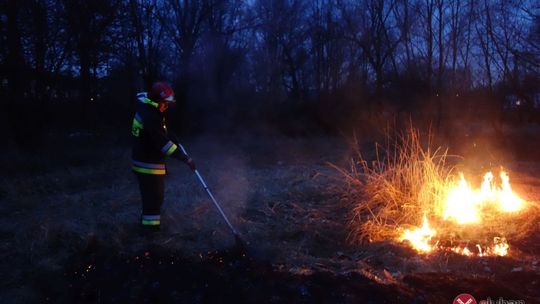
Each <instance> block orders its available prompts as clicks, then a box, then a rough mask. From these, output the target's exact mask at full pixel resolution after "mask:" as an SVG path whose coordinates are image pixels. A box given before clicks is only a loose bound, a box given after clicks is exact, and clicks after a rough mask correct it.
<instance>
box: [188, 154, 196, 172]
mask: <svg viewBox="0 0 540 304" xmlns="http://www.w3.org/2000/svg"><path fill="white" fill-rule="evenodd" d="M186 164H187V165H188V166H189V168H190V169H191V170H192V171H195V170H196V169H197V168H196V167H195V162H194V161H193V159H192V158H191V157H188V159H187V160H186Z"/></svg>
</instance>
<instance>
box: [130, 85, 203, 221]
mask: <svg viewBox="0 0 540 304" xmlns="http://www.w3.org/2000/svg"><path fill="white" fill-rule="evenodd" d="M137 99H138V102H137V106H136V111H135V116H134V117H133V124H132V129H131V134H132V136H133V156H132V158H133V166H132V169H133V172H134V173H135V175H136V176H137V181H138V183H139V189H140V192H141V198H142V215H141V224H142V227H143V228H144V230H149V231H157V230H159V227H160V224H161V205H162V204H163V199H164V192H165V174H166V168H165V158H166V157H169V156H170V157H173V158H176V159H178V160H181V161H183V162H185V163H186V164H187V165H188V166H189V167H190V168H191V169H192V170H195V163H194V162H193V160H192V159H191V158H189V157H188V156H187V155H185V154H184V153H183V152H182V150H181V149H179V148H178V146H177V144H176V143H175V142H173V141H172V140H171V139H170V137H171V136H170V134H168V132H167V125H166V122H165V116H164V113H165V111H166V110H167V108H168V107H169V106H170V105H171V104H174V103H175V102H176V100H175V98H174V92H173V90H172V88H171V87H170V86H169V85H168V84H167V83H165V82H156V83H154V84H153V85H152V87H151V89H150V91H149V92H144V93H139V94H137Z"/></svg>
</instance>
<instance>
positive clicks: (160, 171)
mask: <svg viewBox="0 0 540 304" xmlns="http://www.w3.org/2000/svg"><path fill="white" fill-rule="evenodd" d="M131 168H132V169H133V171H135V172H138V173H144V174H155V175H165V169H148V168H141V167H137V166H133V167H131Z"/></svg>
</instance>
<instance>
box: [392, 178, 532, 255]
mask: <svg viewBox="0 0 540 304" xmlns="http://www.w3.org/2000/svg"><path fill="white" fill-rule="evenodd" d="M499 177H500V185H497V184H496V182H495V180H494V175H493V173H491V172H488V173H486V174H485V175H484V178H483V182H482V184H481V186H480V188H478V189H474V188H473V187H471V185H470V184H469V183H468V182H467V181H466V180H465V177H464V175H463V173H461V174H460V179H459V181H458V182H457V183H455V184H454V185H453V186H451V187H450V188H449V190H448V192H447V195H446V198H445V199H443V200H442V205H441V207H440V208H439V210H435V216H437V217H440V218H441V219H442V220H444V221H448V222H450V223H453V224H454V225H457V226H462V227H467V229H479V228H480V227H476V226H474V227H472V226H473V225H479V224H480V223H482V220H483V219H485V218H486V217H487V216H493V215H496V216H503V215H505V214H511V213H515V212H517V211H520V210H522V209H523V208H524V205H525V202H524V200H522V199H521V198H520V197H519V196H518V195H517V194H515V193H514V192H513V191H512V188H511V187H510V178H509V177H508V174H507V173H506V172H504V171H502V170H501V172H500V175H499ZM435 235H437V229H436V228H433V227H430V225H429V222H428V219H427V216H426V214H425V213H424V218H423V224H422V227H420V228H416V229H413V230H409V229H407V230H405V231H404V232H403V233H402V234H401V236H400V238H399V240H400V241H404V240H408V241H409V242H410V243H411V246H412V247H413V248H414V249H416V250H417V251H419V252H422V253H429V252H431V251H433V250H434V248H435V247H436V246H435V245H434V244H433V241H432V239H433V237H434V236H435ZM451 251H453V252H455V253H458V254H462V255H465V256H472V255H477V256H486V255H498V256H505V255H507V254H508V251H509V245H508V243H507V242H506V239H504V238H495V239H494V241H493V244H492V245H488V246H487V247H485V248H483V247H482V246H481V245H480V244H476V245H475V246H473V247H471V248H469V247H468V246H464V247H457V246H455V247H452V248H451Z"/></svg>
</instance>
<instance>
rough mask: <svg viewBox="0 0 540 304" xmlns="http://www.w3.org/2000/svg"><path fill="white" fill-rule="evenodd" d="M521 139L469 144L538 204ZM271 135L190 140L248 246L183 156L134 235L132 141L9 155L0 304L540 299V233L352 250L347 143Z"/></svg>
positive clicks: (539, 164)
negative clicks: (460, 243) (483, 254)
mask: <svg viewBox="0 0 540 304" xmlns="http://www.w3.org/2000/svg"><path fill="white" fill-rule="evenodd" d="M535 130H536V129H534V130H533V131H532V132H533V133H534V134H536V133H538V132H536V131H535ZM512 134H513V133H512ZM519 134H521V135H520V136H521V137H520V136H513V135H512V136H508V137H507V139H506V140H507V142H504V143H502V144H500V145H498V146H496V147H495V148H493V147H490V149H487V148H486V150H489V152H488V156H477V155H478V153H479V151H480V150H481V149H483V147H484V146H483V143H482V142H480V141H478V140H477V139H476V140H475V139H474V138H472V139H471V138H469V137H468V136H469V135H468V134H467V137H468V138H467V141H470V142H473V141H474V142H475V145H471V146H470V147H468V148H467V147H466V148H463V149H462V150H461V152H463V154H469V156H470V157H468V158H466V160H467V161H469V162H470V163H475V164H477V165H478V164H480V165H479V166H480V167H482V166H484V165H486V166H487V165H494V164H495V163H497V162H498V163H504V164H505V167H507V168H508V170H509V171H510V174H511V178H512V184H513V186H514V188H515V189H516V191H518V192H519V193H520V194H523V196H524V197H525V198H526V199H528V200H530V201H531V202H533V203H536V202H537V201H539V200H540V191H539V190H538V189H540V180H539V179H538V178H539V177H540V173H539V170H538V169H539V168H540V157H538V156H535V154H536V153H537V152H536V151H538V150H537V149H536V148H537V147H535V146H534V144H531V140H530V138H529V137H528V135H527V134H528V133H527V132H521V133H519ZM523 134H525V135H523ZM239 138H242V139H239ZM246 138H248V139H246ZM263 138H264V140H263V139H262V137H256V136H248V137H231V138H227V139H223V138H212V137H199V138H197V139H196V140H192V141H189V142H187V143H186V144H187V147H188V151H190V152H191V153H192V155H193V157H194V159H195V160H196V162H197V165H198V167H199V168H200V171H201V173H202V174H203V176H204V177H205V178H206V180H207V183H208V185H209V186H210V188H211V189H212V190H213V192H214V194H215V196H216V198H217V199H218V200H219V201H220V202H221V203H222V205H223V207H224V209H225V210H226V212H227V213H228V214H229V216H230V218H231V219H232V222H233V224H234V225H235V226H236V227H237V228H238V230H239V231H240V233H241V234H242V235H243V238H244V239H245V240H246V241H247V243H248V244H247V249H248V251H247V255H246V256H243V255H240V254H238V252H235V251H234V250H233V249H234V244H235V242H234V238H233V237H232V236H231V234H230V232H229V230H228V229H227V226H226V225H225V224H224V222H223V221H222V220H221V218H220V217H219V215H218V214H217V212H216V210H215V209H214V207H213V206H212V205H211V203H210V201H209V200H208V198H207V197H206V194H205V193H204V191H203V190H202V188H201V187H200V185H199V184H198V182H197V180H196V179H195V178H194V177H193V176H192V175H191V174H190V173H189V171H188V169H187V168H186V167H185V166H184V165H183V164H180V163H177V162H175V161H174V160H171V161H170V162H169V168H170V174H169V176H168V177H167V190H166V200H165V205H164V207H163V217H164V219H163V221H162V225H163V228H162V231H160V232H159V233H155V234H151V235H147V234H143V233H141V232H140V231H139V230H138V229H137V221H138V216H139V208H140V206H139V204H140V203H139V194H138V190H137V185H136V183H135V179H134V177H133V176H132V174H131V172H130V169H129V161H130V150H129V146H128V145H127V144H126V143H125V142H124V141H123V140H118V139H116V138H107V137H104V136H103V135H100V134H91V133H84V132H76V133H71V134H68V135H58V134H51V138H50V140H49V141H48V142H49V144H48V145H46V146H43V147H42V148H40V153H39V155H36V154H35V153H30V152H28V151H26V150H25V149H23V148H10V149H6V150H5V151H4V152H3V153H2V157H1V162H2V167H3V171H4V172H3V176H2V181H1V183H0V200H1V202H2V203H1V205H0V208H1V209H2V212H0V235H1V236H2V242H1V245H0V246H1V247H0V261H1V262H0V271H1V272H2V273H3V274H4V279H3V280H2V282H1V283H0V299H2V303H38V302H39V303H43V302H50V303H64V302H65V303H101V302H104V303H108V302H115V303H125V302H134V303H160V302H165V303H167V302H173V303H201V302H224V301H233V300H234V301H236V302H250V303H252V302H265V303H266V302H272V303H290V302H300V303H312V302H324V303H451V301H452V299H453V298H454V297H455V296H457V295H458V294H460V293H464V292H465V293H471V294H472V295H474V296H475V297H476V299H477V300H480V299H487V298H488V297H489V298H491V299H498V298H499V297H503V298H504V299H507V300H508V299H514V300H525V302H526V303H538V302H540V300H539V299H540V286H539V284H540V264H539V262H538V261H539V260H540V245H539V244H540V242H539V241H540V229H539V228H538V227H537V229H536V230H535V231H533V232H532V233H531V235H530V236H528V237H527V238H526V239H523V240H510V241H509V242H510V245H511V254H510V256H508V257H490V258H479V257H475V258H469V257H463V256H457V255H455V254H451V253H439V254H433V255H430V256H423V255H418V254H416V253H415V252H413V251H412V250H411V249H409V248H407V247H406V246H405V245H403V244H395V243H391V242H384V243H372V244H364V245H354V244H351V243H350V242H349V241H348V230H347V224H348V223H349V220H350V217H349V211H350V210H351V208H352V205H351V203H352V202H349V201H347V199H346V196H344V195H343V193H344V191H345V185H344V184H343V179H342V178H341V177H340V175H339V173H337V172H336V171H335V170H334V169H332V168H330V167H329V166H328V165H327V163H328V162H332V163H335V164H338V165H341V166H347V163H348V159H349V157H350V153H351V151H349V149H348V145H347V144H346V143H345V141H343V140H342V139H340V138H333V137H316V138H314V137H312V138H297V139H293V138H284V137H281V136H269V135H265V136H264V137H263ZM508 141H510V143H509V142H508ZM491 148H493V149H491ZM524 150H528V151H529V153H527V151H524ZM475 157H476V158H475ZM488 162H489V163H488Z"/></svg>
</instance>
